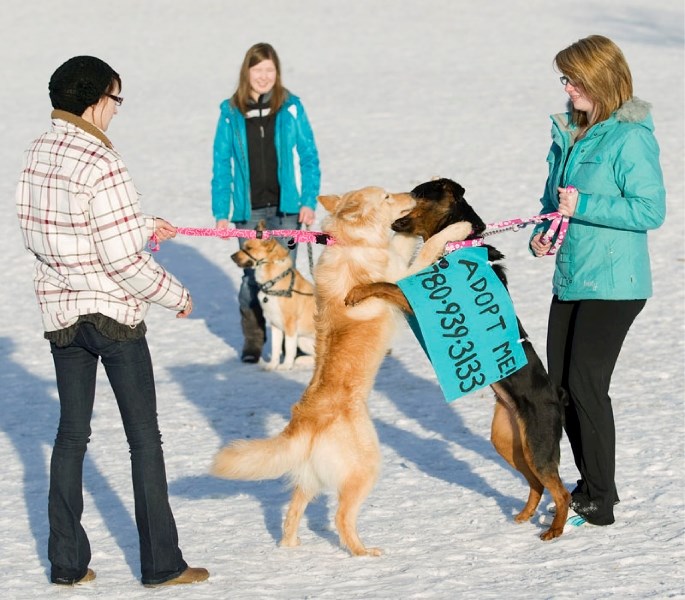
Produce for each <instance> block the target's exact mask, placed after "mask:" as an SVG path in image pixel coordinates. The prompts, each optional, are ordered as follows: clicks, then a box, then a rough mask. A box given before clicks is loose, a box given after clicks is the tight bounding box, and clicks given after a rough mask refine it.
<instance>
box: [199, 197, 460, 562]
mask: <svg viewBox="0 0 685 600" xmlns="http://www.w3.org/2000/svg"><path fill="white" fill-rule="evenodd" d="M318 200H319V202H320V203H321V204H322V206H323V207H324V208H325V209H326V210H327V211H328V212H329V216H328V217H327V219H326V220H325V221H324V224H323V231H324V232H325V233H327V234H329V235H331V236H332V237H333V238H334V240H335V243H334V244H333V245H330V246H326V248H325V249H324V250H323V252H322V253H321V256H320V258H319V261H318V263H317V266H316V268H315V270H314V281H315V294H316V296H315V297H316V354H315V365H314V373H313V375H312V379H311V381H310V383H309V385H308V386H307V388H306V389H305V391H304V393H303V394H302V397H301V398H300V400H299V401H298V402H297V403H296V404H295V405H294V406H293V407H292V411H291V412H292V415H291V419H290V422H289V423H288V425H287V426H286V427H285V429H284V430H283V431H282V432H281V433H280V434H278V435H276V436H274V437H272V438H269V439H257V440H238V441H234V442H233V443H231V444H229V445H228V446H226V447H225V448H223V449H222V450H220V451H219V453H218V454H217V455H216V457H215V459H214V466H213V468H212V473H213V474H214V475H217V476H219V477H225V478H228V479H247V480H261V479H276V478H278V477H281V476H283V475H285V476H287V477H288V478H289V479H290V482H291V484H292V485H293V488H294V489H293V493H292V499H291V502H290V506H289V508H288V511H287V514H286V518H285V523H284V526H283V538H282V540H281V545H282V546H296V545H298V544H299V539H298V537H297V529H298V526H299V523H300V520H301V518H302V515H303V513H304V511H305V508H306V507H307V504H308V503H309V502H310V501H311V500H312V498H314V496H316V495H317V494H318V493H319V492H321V491H322V490H324V489H331V490H335V491H336V492H337V496H338V510H337V513H336V516H335V524H336V528H337V530H338V533H339V535H340V541H341V543H342V545H343V546H345V547H347V548H348V549H349V551H350V552H351V553H352V554H353V555H358V556H359V555H372V556H378V555H380V554H381V550H380V549H379V548H367V547H366V546H365V545H364V544H363V543H362V541H361V540H360V539H359V535H358V533H357V515H358V513H359V509H360V508H361V505H362V503H363V502H364V500H365V499H366V497H367V496H368V494H369V492H371V490H372V488H373V486H374V484H375V482H376V479H377V477H378V473H379V470H380V462H381V456H380V448H379V443H378V437H377V435H376V430H375V428H374V426H373V423H372V421H371V418H370V416H369V412H368V407H367V399H368V396H369V393H370V392H371V388H372V387H373V383H374V380H375V377H376V373H377V372H378V368H379V366H380V364H381V361H382V360H383V358H384V356H385V353H386V351H387V348H388V345H389V342H390V337H391V334H392V333H393V331H394V326H395V323H396V320H397V317H398V316H399V314H400V313H399V312H398V311H396V310H394V307H392V306H391V305H389V304H388V303H386V302H384V301H381V300H370V301H369V302H365V303H364V305H363V306H357V307H351V306H347V305H346V304H345V297H346V296H347V294H348V292H349V291H350V290H351V289H352V288H353V287H355V286H356V285H359V284H367V283H371V282H374V281H396V280H397V279H399V278H401V277H403V276H404V275H406V270H407V264H408V261H409V258H410V256H411V254H412V253H413V251H414V247H415V245H416V237H415V236H403V235H400V234H394V235H393V232H392V230H391V229H390V226H391V224H392V223H393V222H394V221H396V220H397V219H399V218H400V217H402V216H404V215H406V214H407V213H408V212H409V211H410V210H411V209H412V208H413V207H414V205H415V200H414V199H413V198H412V197H411V196H410V195H409V194H389V193H388V192H386V191H385V190H383V189H381V188H375V187H371V188H364V189H361V190H358V191H354V192H349V193H347V194H344V195H342V196H321V197H319V199H318ZM470 230H471V225H470V224H468V223H467V224H463V223H461V224H458V225H456V226H453V227H452V228H451V229H450V230H445V231H444V232H441V233H440V234H439V235H438V236H437V237H436V238H433V239H432V240H428V241H427V242H426V243H425V244H424V246H423V248H422V249H421V251H420V253H419V258H420V260H421V261H423V262H425V263H426V264H430V263H431V262H434V261H435V260H437V259H438V258H439V257H440V256H442V253H443V251H444V247H445V244H446V243H447V241H449V240H450V239H454V238H457V239H459V236H461V239H463V238H464V237H465V236H466V235H467V234H468V232H470Z"/></svg>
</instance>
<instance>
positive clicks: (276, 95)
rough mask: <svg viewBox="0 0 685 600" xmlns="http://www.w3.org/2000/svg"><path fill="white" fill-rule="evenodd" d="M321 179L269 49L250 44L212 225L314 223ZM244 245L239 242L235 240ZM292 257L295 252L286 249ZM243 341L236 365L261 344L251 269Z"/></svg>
mask: <svg viewBox="0 0 685 600" xmlns="http://www.w3.org/2000/svg"><path fill="white" fill-rule="evenodd" d="M320 179H321V174H320V171H319V155H318V151H317V148H316V143H315V141H314V134H313V132H312V128H311V126H310V124H309V119H308V118H307V114H306V112H305V110H304V106H302V103H301V101H300V99H299V98H298V97H297V96H295V95H294V94H292V93H291V92H290V91H289V90H287V89H286V88H285V87H283V83H282V82H281V64H280V60H279V58H278V55H277V54H276V51H275V50H274V49H273V47H272V46H271V45H270V44H266V43H259V44H255V45H254V46H252V47H251V48H250V49H249V50H248V51H247V53H246V54H245V58H244V59H243V63H242V66H241V67H240V75H239V79H238V87H237V89H236V91H235V93H234V94H233V96H231V98H229V99H226V100H224V101H223V102H222V103H221V106H220V115H219V122H218V124H217V128H216V135H215V137H214V166H213V175H212V212H213V214H214V218H215V219H216V224H217V227H218V228H220V229H223V228H228V227H229V225H230V223H231V222H233V223H235V225H236V226H238V227H240V228H241V229H254V228H256V226H257V223H259V221H264V222H265V223H266V228H267V229H297V228H299V227H300V226H301V225H311V224H312V223H313V222H314V211H315V209H316V198H317V196H318V194H319V183H320ZM240 245H241V247H242V240H241V243H240ZM291 253H292V255H293V258H295V253H296V250H295V249H294V248H293V249H292V250H291ZM238 303H239V306H240V317H241V321H240V322H241V327H242V331H243V336H244V338H245V341H244V345H243V349H242V352H241V360H242V361H243V362H246V363H256V362H258V361H259V359H260V357H261V353H262V347H263V345H264V341H265V339H266V327H265V320H264V316H263V314H262V309H261V307H260V305H259V301H258V299H257V283H256V281H255V278H254V270H253V269H245V270H244V274H243V279H242V284H241V287H240V292H239V294H238Z"/></svg>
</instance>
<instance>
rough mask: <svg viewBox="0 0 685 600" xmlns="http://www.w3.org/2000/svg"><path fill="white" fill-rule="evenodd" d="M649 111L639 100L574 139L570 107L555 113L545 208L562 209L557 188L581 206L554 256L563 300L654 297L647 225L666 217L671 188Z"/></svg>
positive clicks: (651, 226)
mask: <svg viewBox="0 0 685 600" xmlns="http://www.w3.org/2000/svg"><path fill="white" fill-rule="evenodd" d="M649 109H650V105H649V104H647V103H646V102H643V101H642V100H639V99H638V98H633V99H631V100H629V101H628V102H626V103H625V104H623V106H621V107H620V108H619V109H618V110H617V111H616V112H615V113H614V114H612V115H611V117H609V118H608V119H607V120H606V121H602V122H600V123H596V124H595V125H593V126H592V127H591V128H590V129H589V130H588V131H587V133H586V135H585V137H583V138H582V139H580V140H577V141H576V142H575V143H573V140H574V138H575V135H576V134H577V130H576V127H575V126H574V125H573V124H571V123H570V116H571V115H570V113H563V114H558V115H552V117H551V118H552V146H551V148H550V151H549V156H548V157H547V162H548V166H549V176H548V178H547V183H546V186H545V192H544V195H543V197H542V199H541V202H542V211H541V213H542V214H545V213H550V212H554V211H556V210H557V209H558V206H559V194H558V192H557V188H558V187H565V186H568V185H573V186H574V187H575V188H576V189H577V190H578V205H577V207H576V212H575V214H574V215H573V217H572V218H571V219H570V221H569V228H568V231H567V233H566V238H565V240H564V243H563V245H562V246H561V248H560V249H559V251H558V253H557V256H556V268H555V271H554V279H553V292H554V294H555V295H557V296H558V297H559V299H560V300H585V299H596V300H638V299H645V298H648V297H650V296H651V295H652V276H651V270H650V265H649V251H648V247H647V231H648V230H650V229H656V228H657V227H659V226H661V224H662V223H663V222H664V218H665V215H666V193H665V190H664V183H663V176H662V173H661V167H660V164H659V146H658V144H657V141H656V139H655V137H654V134H653V131H654V125H653V122H652V117H651V116H650V114H649ZM544 227H546V226H539V227H538V228H537V229H536V232H534V234H533V235H535V233H537V232H538V231H540V230H542V229H544Z"/></svg>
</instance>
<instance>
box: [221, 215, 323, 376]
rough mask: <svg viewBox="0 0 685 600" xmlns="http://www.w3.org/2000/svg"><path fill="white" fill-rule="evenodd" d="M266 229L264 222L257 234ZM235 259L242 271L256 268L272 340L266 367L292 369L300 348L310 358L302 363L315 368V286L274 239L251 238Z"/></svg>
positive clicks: (300, 360) (260, 296)
mask: <svg viewBox="0 0 685 600" xmlns="http://www.w3.org/2000/svg"><path fill="white" fill-rule="evenodd" d="M265 226H266V224H265V223H264V221H260V222H259V224H258V225H257V231H264V228H265ZM231 259H233V262H235V264H237V265H238V266H239V267H240V268H241V269H254V274H255V281H256V282H257V288H258V292H257V298H258V300H259V303H260V305H261V307H262V312H263V313H264V318H265V319H266V320H267V322H268V323H269V327H270V330H269V333H270V337H271V358H270V360H269V362H268V363H267V362H263V361H260V363H261V364H262V366H263V367H264V368H265V369H267V370H269V371H270V370H274V369H279V370H289V369H292V368H293V366H294V364H295V358H296V356H297V349H298V348H299V349H300V350H301V351H302V352H303V353H304V354H305V355H307V356H302V357H300V358H299V359H298V361H297V362H298V364H300V363H301V362H306V360H303V359H306V358H309V360H310V363H309V364H310V365H311V364H312V362H313V358H311V357H312V356H313V354H314V338H315V335H316V332H315V328H314V310H315V302H314V286H313V285H312V284H311V283H310V282H309V281H307V279H305V278H304V277H303V276H302V274H301V273H300V272H299V271H298V270H297V269H296V268H295V265H294V264H293V259H292V257H291V255H290V252H289V251H288V249H287V248H286V247H285V246H283V245H282V244H280V243H279V242H278V241H276V239H274V238H272V237H271V238H268V239H259V238H257V239H249V240H247V241H246V242H245V243H244V244H243V247H242V249H240V250H238V251H237V252H235V253H234V254H232V255H231ZM284 340H285V343H283V342H284ZM281 350H283V351H284V352H283V362H280V359H281Z"/></svg>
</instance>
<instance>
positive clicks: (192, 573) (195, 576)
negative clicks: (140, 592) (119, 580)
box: [143, 567, 209, 588]
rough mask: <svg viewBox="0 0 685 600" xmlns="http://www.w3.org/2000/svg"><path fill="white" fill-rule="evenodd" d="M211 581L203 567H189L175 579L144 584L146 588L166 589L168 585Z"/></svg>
mask: <svg viewBox="0 0 685 600" xmlns="http://www.w3.org/2000/svg"><path fill="white" fill-rule="evenodd" d="M206 579H209V571H208V570H207V569H203V568H202V567H188V568H187V569H186V570H185V571H183V573H181V574H180V575H176V577H174V578H173V579H167V580H166V581H163V582H162V583H144V584H143V585H144V586H145V587H149V588H154V587H164V586H168V585H182V584H184V583H200V582H201V581H205V580H206Z"/></svg>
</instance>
